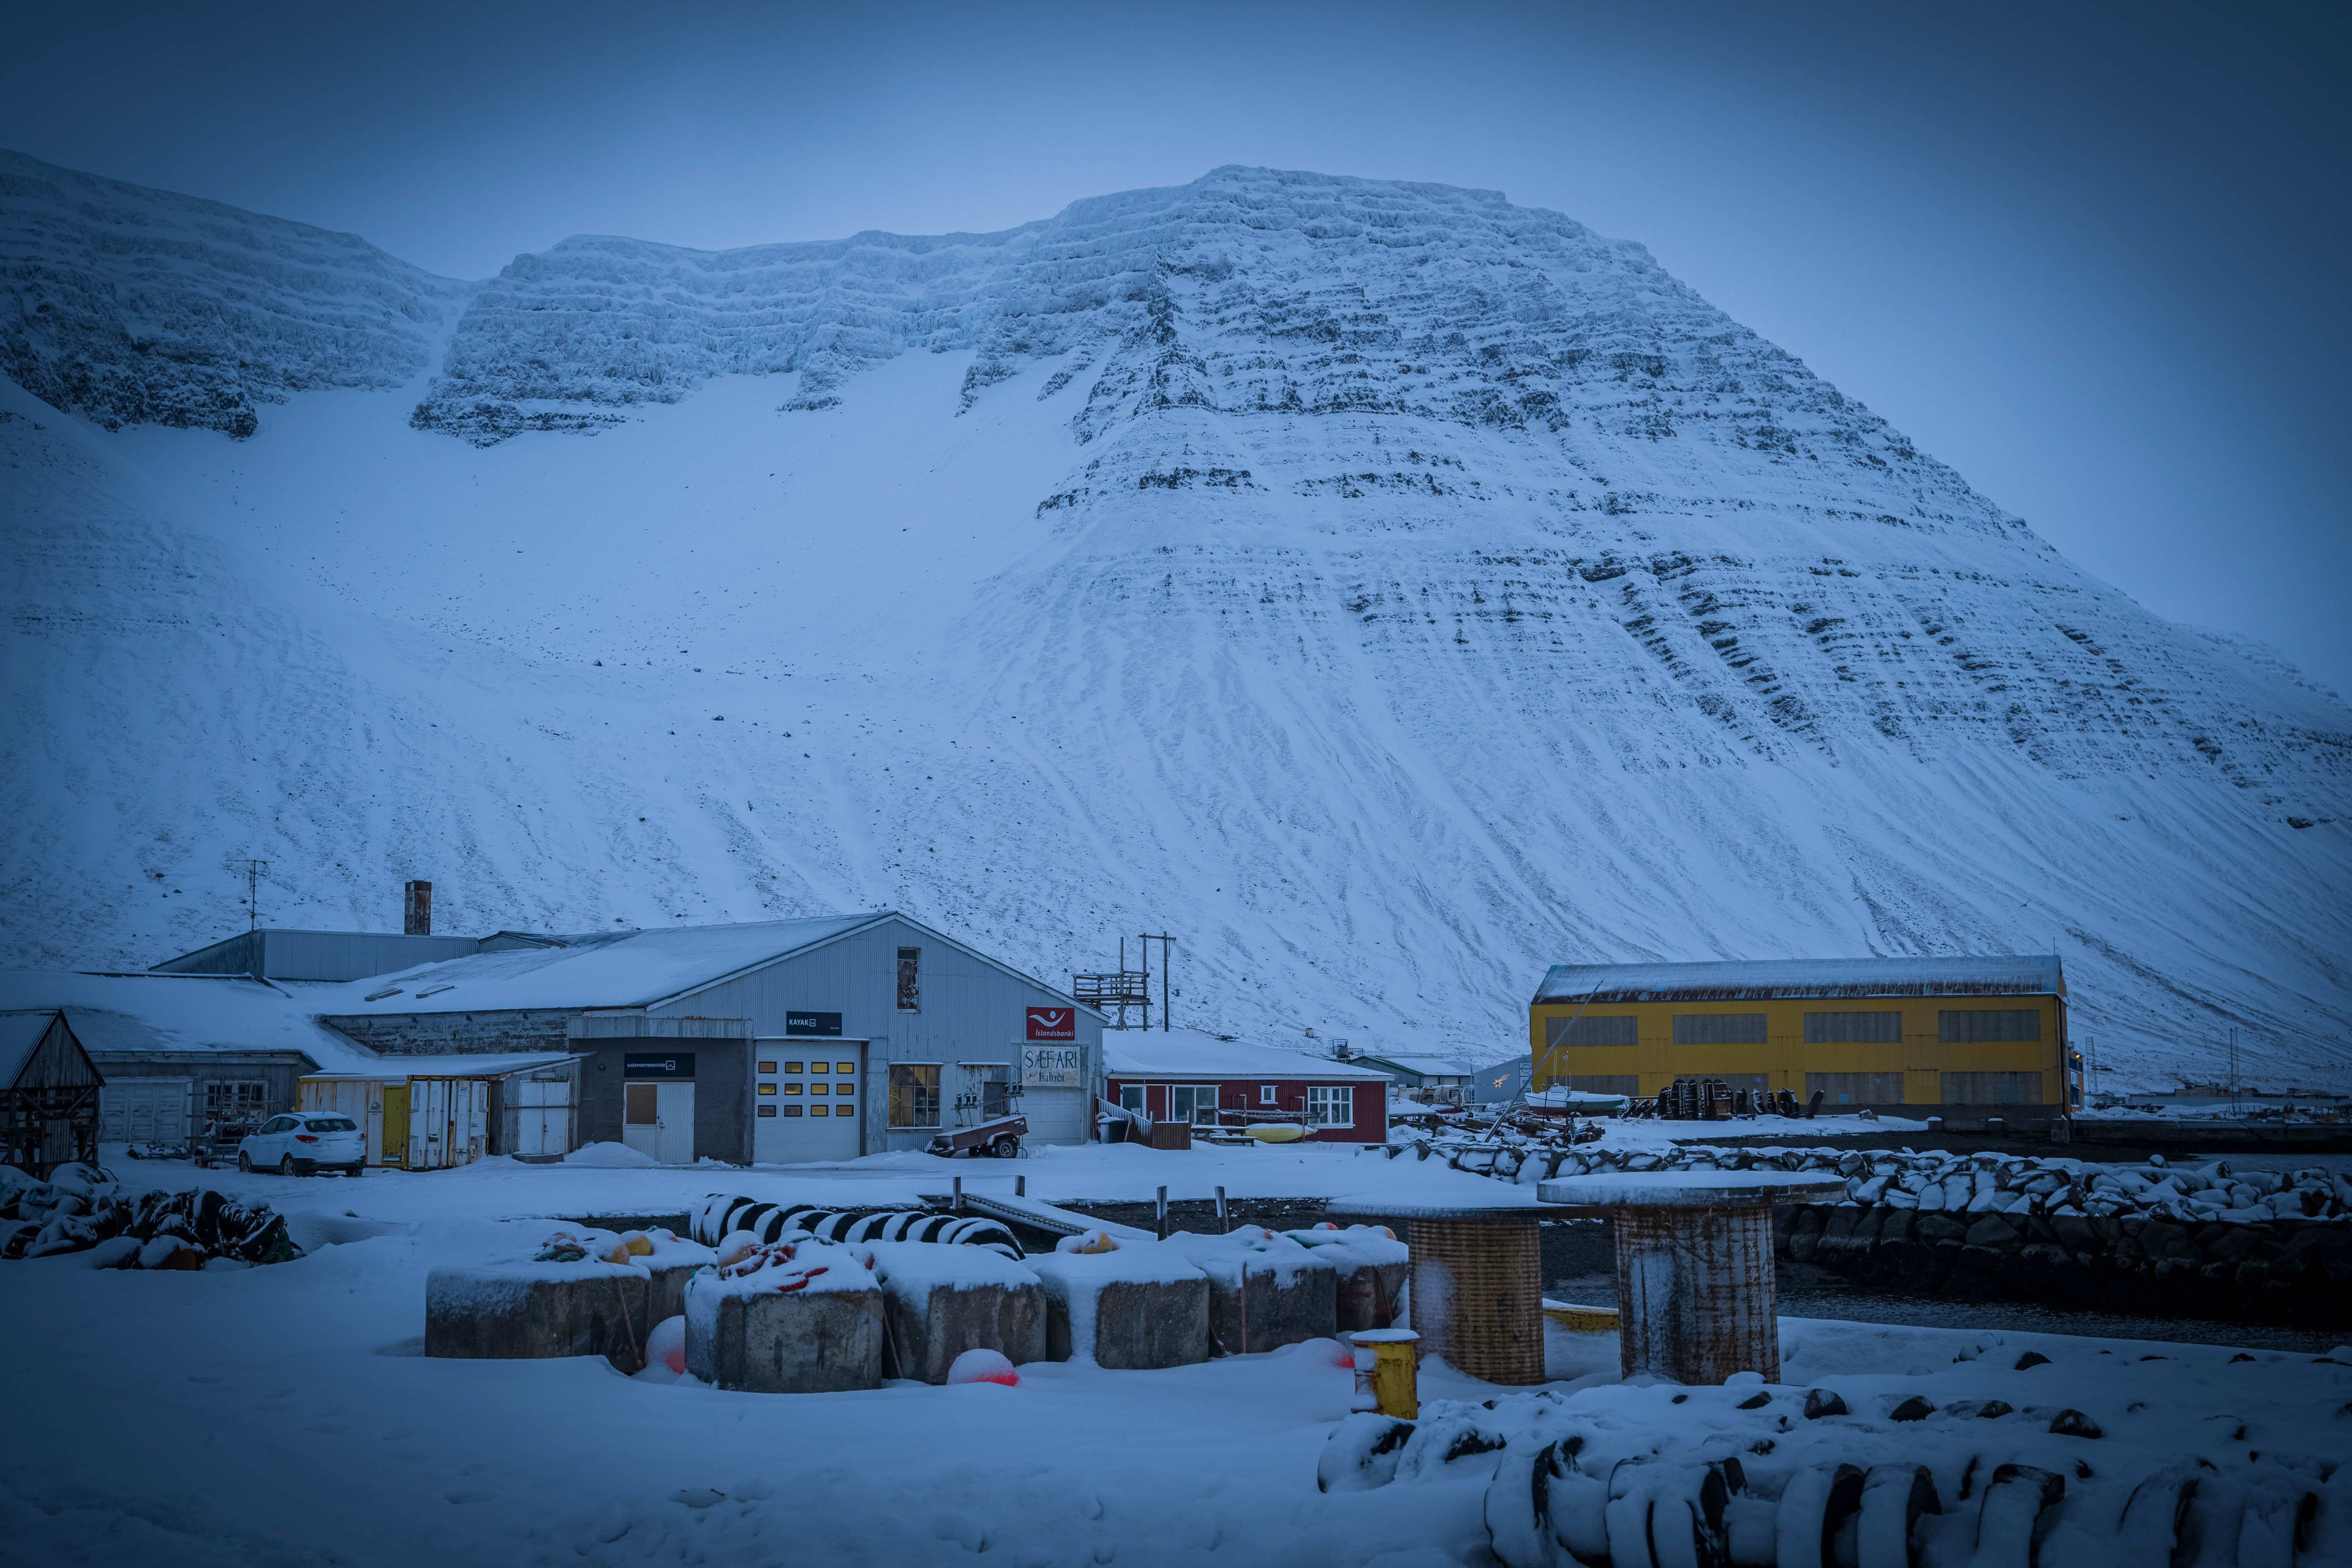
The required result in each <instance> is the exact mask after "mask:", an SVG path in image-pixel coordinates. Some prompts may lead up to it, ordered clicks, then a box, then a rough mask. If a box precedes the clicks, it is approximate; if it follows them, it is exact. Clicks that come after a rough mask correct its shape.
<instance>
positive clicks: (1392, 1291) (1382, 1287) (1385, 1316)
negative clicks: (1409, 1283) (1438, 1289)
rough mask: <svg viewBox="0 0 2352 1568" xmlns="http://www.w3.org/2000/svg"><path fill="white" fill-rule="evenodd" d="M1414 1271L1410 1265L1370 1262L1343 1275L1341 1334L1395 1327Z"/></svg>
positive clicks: (1341, 1282)
mask: <svg viewBox="0 0 2352 1568" xmlns="http://www.w3.org/2000/svg"><path fill="white" fill-rule="evenodd" d="M1411 1273H1412V1264H1411V1263H1410V1262H1397V1263H1367V1264H1363V1265H1361V1266H1360V1267H1358V1268H1352V1269H1350V1270H1349V1271H1348V1272H1347V1273H1344V1274H1342V1275H1340V1276H1339V1290H1338V1297H1339V1300H1338V1309H1339V1311H1338V1316H1339V1332H1340V1333H1343V1334H1346V1333H1352V1332H1355V1331H1358V1330H1361V1329H1387V1328H1393V1327H1394V1326H1395V1325H1396V1317H1397V1308H1398V1306H1399V1304H1400V1303H1401V1302H1402V1300H1403V1298H1404V1282H1405V1279H1406V1277H1407V1276H1408V1275H1410V1274H1411Z"/></svg>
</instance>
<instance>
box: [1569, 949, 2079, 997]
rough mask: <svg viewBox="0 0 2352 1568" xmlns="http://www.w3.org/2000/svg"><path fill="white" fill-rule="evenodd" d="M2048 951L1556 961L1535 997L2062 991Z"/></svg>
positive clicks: (2029, 993)
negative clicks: (1946, 955)
mask: <svg viewBox="0 0 2352 1568" xmlns="http://www.w3.org/2000/svg"><path fill="white" fill-rule="evenodd" d="M2065 990H2066V981H2065V972H2064V969H2063V966H2062V965H2061V964H2060V963H2059V961H2058V957H2057V955H2056V954H2055V953H2025V954H2018V953H2008V954H2000V955H1996V956H1989V957H1960V958H1768V959H1735V960H1730V961H1727V962H1722V963H1556V964H1554V965H1552V967H1551V968H1550V969H1549V971H1548V972H1546V973H1545V975H1544V978H1543V984H1541V985H1540V986H1538V987H1537V989H1536V995H1535V1003H1534V1005H1538V1006H1541V1005H1549V1004H1552V1003H1568V1002H1583V1001H1585V1000H1586V999H1587V998H1588V997H1589V998H1590V999H1591V1001H1593V1002H1594V1003H1597V1004H1600V1005H1622V1004H1626V1003H1633V1002H1766V1001H1773V1000H1778V999H1785V998H1791V997H1809V996H1817V997H1823V998H1841V997H1843V998H1853V997H1863V996H2042V995H2053V994H2054V995H2063V994H2065Z"/></svg>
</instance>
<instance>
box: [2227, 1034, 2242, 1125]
mask: <svg viewBox="0 0 2352 1568" xmlns="http://www.w3.org/2000/svg"><path fill="white" fill-rule="evenodd" d="M2243 1099H2244V1097H2243V1096H2242V1094H2241V1093H2240V1092H2239V1090H2238V1031H2237V1030H2235V1029H2231V1031H2230V1109H2231V1110H2241V1109H2242V1100H2243Z"/></svg>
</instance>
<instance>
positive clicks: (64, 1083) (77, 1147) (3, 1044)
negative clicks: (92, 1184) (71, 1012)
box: [0, 1009, 106, 1177]
mask: <svg viewBox="0 0 2352 1568" xmlns="http://www.w3.org/2000/svg"><path fill="white" fill-rule="evenodd" d="M105 1086H106V1079H103V1078H101V1077H100V1076H99V1071H98V1067H97V1065H96V1064H95V1063H93V1062H92V1061H91V1060H90V1059H89V1052H88V1051H86V1050H84V1049H82V1047H81V1042H80V1041H79V1040H78V1039H76V1038H75V1037H74V1032H73V1026H72V1025H70V1024H68V1023H67V1022H66V1016H65V1013H64V1012H63V1010H61V1009H52V1010H49V1011H46V1012H36V1013H0V1164H6V1165H14V1166H16V1167H17V1168H18V1169H19V1170H21V1171H24V1172H25V1173H26V1174H28V1175H34V1176H44V1177H45V1176H47V1174H48V1173H50V1172H51V1171H53V1170H55V1169H57V1167H58V1166H59V1165H64V1164H69V1163H72V1162H74V1161H76V1160H87V1161H91V1162H95V1161H96V1160H97V1159H98V1096H99V1090H100V1089H103V1088H104V1087H105Z"/></svg>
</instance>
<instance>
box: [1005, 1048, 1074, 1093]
mask: <svg viewBox="0 0 2352 1568" xmlns="http://www.w3.org/2000/svg"><path fill="white" fill-rule="evenodd" d="M1085 1055H1086V1053H1085V1052H1084V1051H1083V1050H1082V1049H1080V1048H1079V1047H1076V1046H1040V1045H1024V1046H1023V1047H1021V1085H1022V1087H1023V1088H1024V1089H1076V1088H1077V1087H1078V1084H1079V1078H1078V1075H1079V1073H1080V1071H1081V1070H1082V1068H1083V1065H1084V1058H1085Z"/></svg>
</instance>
